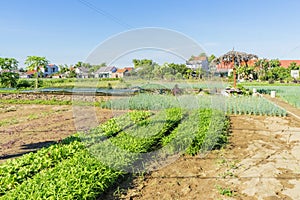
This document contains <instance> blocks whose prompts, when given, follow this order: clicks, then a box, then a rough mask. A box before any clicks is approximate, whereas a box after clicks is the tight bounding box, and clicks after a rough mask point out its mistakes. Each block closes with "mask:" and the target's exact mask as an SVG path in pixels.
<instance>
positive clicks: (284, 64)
mask: <svg viewBox="0 0 300 200" xmlns="http://www.w3.org/2000/svg"><path fill="white" fill-rule="evenodd" d="M279 62H280V66H281V67H284V68H288V67H289V66H290V64H291V63H296V64H297V65H300V60H279Z"/></svg>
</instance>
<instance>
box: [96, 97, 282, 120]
mask: <svg viewBox="0 0 300 200" xmlns="http://www.w3.org/2000/svg"><path fill="white" fill-rule="evenodd" d="M101 106H102V107H103V108H111V109H133V110H134V109H135V110H160V109H165V108H172V107H180V108H183V109H199V108H201V109H205V108H211V109H217V110H224V111H226V112H227V114H235V115H237V114H249V115H250V114H251V115H271V116H272V115H273V116H285V115H286V111H285V110H283V109H282V108H280V107H278V106H277V105H275V104H273V103H271V102H269V101H268V100H266V99H265V98H263V97H253V96H241V97H234V96H233V97H224V96H197V95H182V96H179V97H174V96H170V95H151V94H139V95H136V96H133V97H125V98H120V99H115V100H111V101H107V102H104V103H102V104H101Z"/></svg>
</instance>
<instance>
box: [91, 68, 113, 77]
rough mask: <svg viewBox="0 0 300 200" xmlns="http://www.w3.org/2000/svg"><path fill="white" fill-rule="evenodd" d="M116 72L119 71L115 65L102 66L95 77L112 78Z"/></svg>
mask: <svg viewBox="0 0 300 200" xmlns="http://www.w3.org/2000/svg"><path fill="white" fill-rule="evenodd" d="M115 72H117V68H116V67H114V66H109V67H101V68H100V69H98V70H97V71H96V72H95V78H112V75H113V73H115Z"/></svg>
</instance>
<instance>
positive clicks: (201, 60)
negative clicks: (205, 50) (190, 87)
mask: <svg viewBox="0 0 300 200" xmlns="http://www.w3.org/2000/svg"><path fill="white" fill-rule="evenodd" d="M186 66H187V67H188V68H190V69H192V70H194V71H196V70H198V69H200V68H201V69H202V70H203V71H204V72H208V70H209V63H208V58H207V56H197V57H192V59H190V60H188V61H186Z"/></svg>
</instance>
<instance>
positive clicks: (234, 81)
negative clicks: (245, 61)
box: [233, 67, 236, 88]
mask: <svg viewBox="0 0 300 200" xmlns="http://www.w3.org/2000/svg"><path fill="white" fill-rule="evenodd" d="M233 87H234V88H236V68H235V67H233Z"/></svg>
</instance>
